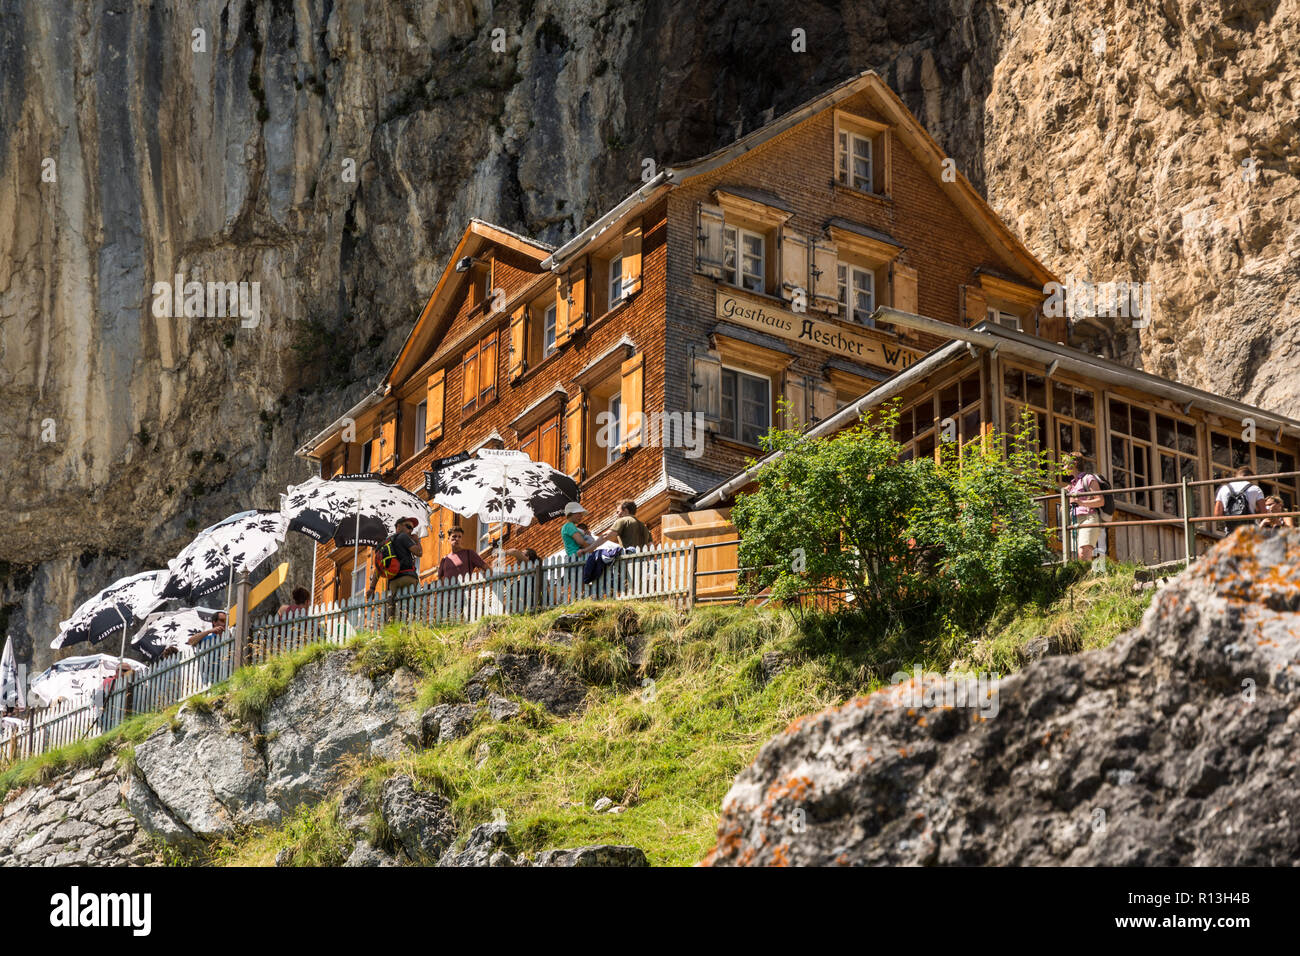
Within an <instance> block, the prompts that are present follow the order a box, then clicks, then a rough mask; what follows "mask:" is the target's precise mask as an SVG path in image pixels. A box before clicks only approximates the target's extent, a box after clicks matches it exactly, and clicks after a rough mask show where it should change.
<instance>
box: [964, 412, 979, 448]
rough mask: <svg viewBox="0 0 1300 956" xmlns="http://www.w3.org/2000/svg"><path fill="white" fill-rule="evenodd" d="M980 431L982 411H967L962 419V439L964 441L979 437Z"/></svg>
mask: <svg viewBox="0 0 1300 956" xmlns="http://www.w3.org/2000/svg"><path fill="white" fill-rule="evenodd" d="M979 433H980V413H979V411H978V410H976V411H973V412H967V413H966V414H965V416H963V417H962V420H961V440H962V442H963V443H965V442H968V441H970V440H971V439H972V438H978V437H979Z"/></svg>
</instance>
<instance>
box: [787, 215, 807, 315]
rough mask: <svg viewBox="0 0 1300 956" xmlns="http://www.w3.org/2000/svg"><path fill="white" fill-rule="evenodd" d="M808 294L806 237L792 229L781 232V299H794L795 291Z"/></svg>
mask: <svg viewBox="0 0 1300 956" xmlns="http://www.w3.org/2000/svg"><path fill="white" fill-rule="evenodd" d="M796 289H803V290H804V292H805V294H806V293H807V292H808V237H807V236H805V235H803V234H801V233H798V232H795V231H794V230H792V229H782V230H781V290H780V291H781V297H782V298H783V299H785V300H787V301H789V300H790V299H793V298H794V294H795V290H796Z"/></svg>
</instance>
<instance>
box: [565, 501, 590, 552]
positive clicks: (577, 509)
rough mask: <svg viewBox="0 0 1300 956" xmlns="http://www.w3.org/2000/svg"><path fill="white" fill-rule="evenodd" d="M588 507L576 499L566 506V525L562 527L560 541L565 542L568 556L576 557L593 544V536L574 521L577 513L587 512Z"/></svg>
mask: <svg viewBox="0 0 1300 956" xmlns="http://www.w3.org/2000/svg"><path fill="white" fill-rule="evenodd" d="M586 511H587V509H586V508H584V507H583V506H582V505H580V504H578V503H577V502H576V501H570V502H569V503H568V504H567V505H565V506H564V527H562V528H560V541H561V542H562V543H563V544H564V554H565V556H566V557H570V558H575V557H577V556H578V552H579V551H581V550H582V549H583V548H585V547H586V546H587V545H589V544H591V537H590V536H589V535H587V534H586V533H584V532H583V530H582V529H581V528H579V527H578V526H577V524H575V523H574V520H573V519H574V517H575V516H576V515H580V514H584V513H586Z"/></svg>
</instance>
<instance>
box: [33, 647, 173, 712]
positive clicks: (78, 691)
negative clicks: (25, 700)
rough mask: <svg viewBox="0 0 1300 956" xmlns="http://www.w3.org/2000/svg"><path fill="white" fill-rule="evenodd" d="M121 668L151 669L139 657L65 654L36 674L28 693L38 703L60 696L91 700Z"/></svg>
mask: <svg viewBox="0 0 1300 956" xmlns="http://www.w3.org/2000/svg"><path fill="white" fill-rule="evenodd" d="M119 668H121V669H124V670H131V671H138V672H140V673H148V671H149V668H148V667H147V666H145V665H144V664H141V663H140V662H139V661H124V660H121V659H119V658H116V657H114V656H113V655H111V654H88V655H86V656H85V657H65V658H64V659H63V660H61V661H56V662H55V663H54V664H52V665H51V666H49V667H47V668H45V670H43V671H41V672H40V673H39V674H37V675H36V678H35V679H34V680H33V681H32V683H31V685H30V686H29V687H28V688H27V693H28V695H29V697H30V698H32V702H33V704H35V705H36V706H38V707H49V706H50V705H51V704H57V703H58V702H59V701H61V700H71V701H78V702H89V701H91V700H93V699H94V697H95V695H96V694H97V693H99V692H102V691H103V689H104V685H105V683H107V682H108V681H109V680H110V679H112V678H113V677H114V676H115V675H116V674H117V672H118V670H119Z"/></svg>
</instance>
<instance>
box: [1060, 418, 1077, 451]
mask: <svg viewBox="0 0 1300 956" xmlns="http://www.w3.org/2000/svg"><path fill="white" fill-rule="evenodd" d="M1056 450H1057V451H1059V452H1060V453H1061V454H1062V455H1066V454H1069V453H1070V452H1072V451H1074V450H1075V448H1074V429H1073V428H1071V427H1070V423H1069V422H1059V423H1058V424H1057V426H1056Z"/></svg>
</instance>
